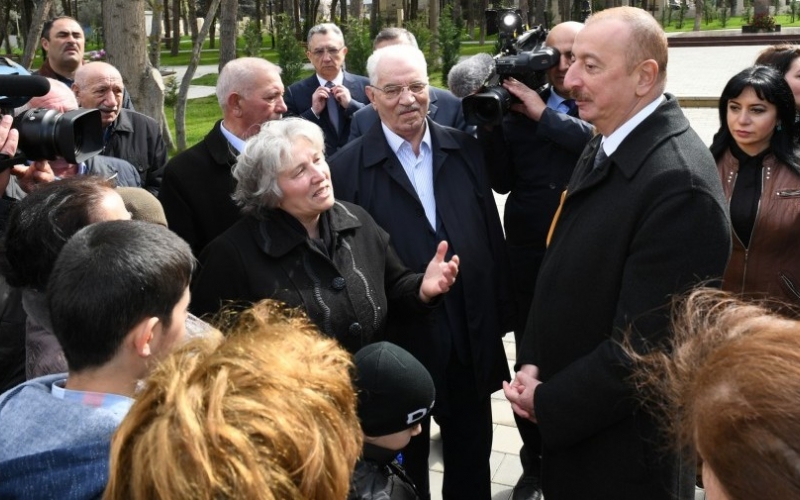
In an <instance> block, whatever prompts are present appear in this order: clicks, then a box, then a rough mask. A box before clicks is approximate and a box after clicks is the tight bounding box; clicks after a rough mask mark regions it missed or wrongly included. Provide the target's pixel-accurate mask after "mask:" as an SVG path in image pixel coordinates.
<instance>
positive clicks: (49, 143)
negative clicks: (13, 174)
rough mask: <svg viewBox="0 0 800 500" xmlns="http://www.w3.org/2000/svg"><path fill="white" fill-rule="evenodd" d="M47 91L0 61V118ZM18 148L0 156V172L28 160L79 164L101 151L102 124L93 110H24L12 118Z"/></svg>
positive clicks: (40, 81)
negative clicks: (11, 154)
mask: <svg viewBox="0 0 800 500" xmlns="http://www.w3.org/2000/svg"><path fill="white" fill-rule="evenodd" d="M49 91H50V82H49V81H48V80H47V79H46V78H44V77H41V76H34V75H31V74H30V73H29V72H28V71H27V70H26V69H25V68H23V67H22V66H20V65H19V64H17V63H15V62H14V61H12V60H10V59H8V58H5V57H0V115H6V114H10V115H13V114H14V110H15V109H16V108H20V107H22V106H24V105H25V104H27V103H28V101H30V100H31V99H32V98H33V97H39V96H43V95H45V94H47V93H48V92H49ZM13 128H15V129H17V130H18V131H19V146H18V148H17V153H16V154H15V155H14V156H13V157H9V156H8V155H2V154H0V171H3V170H6V169H9V168H11V167H12V166H13V165H19V164H21V163H25V162H26V161H28V160H31V161H36V160H55V159H56V157H61V158H64V159H65V160H67V161H68V162H70V163H81V162H83V161H84V160H87V159H89V158H91V157H92V156H95V155H96V154H98V153H100V151H102V149H103V124H102V121H101V114H100V111H99V110H97V109H75V110H72V111H67V112H66V113H59V112H58V111H54V110H52V109H28V110H25V111H24V112H22V113H20V114H19V115H18V116H16V117H15V118H14V124H13Z"/></svg>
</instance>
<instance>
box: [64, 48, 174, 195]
mask: <svg viewBox="0 0 800 500" xmlns="http://www.w3.org/2000/svg"><path fill="white" fill-rule="evenodd" d="M124 90H125V85H124V84H123V82H122V75H120V73H119V71H117V68H115V67H114V66H112V65H110V64H108V63H104V62H99V61H98V62H91V63H88V64H84V65H83V66H81V67H80V68H79V69H78V71H77V72H76V73H75V83H73V84H72V91H73V92H75V97H77V99H78V104H79V105H80V107H82V108H87V109H99V110H100V112H101V113H102V121H103V151H101V154H103V155H106V156H113V157H115V158H122V159H123V160H127V161H128V162H129V163H131V164H132V165H133V166H134V167H135V168H136V170H137V171H138V172H139V176H140V177H141V178H142V187H144V188H145V189H147V190H148V191H150V192H151V193H153V194H154V195H158V189H159V187H160V186H161V176H162V169H163V168H164V165H166V163H167V146H166V144H164V139H163V137H162V136H161V127H160V126H159V124H158V122H157V121H155V120H154V119H152V118H150V117H149V116H145V115H143V114H141V113H137V112H136V111H130V110H128V109H123V108H122V98H123V93H124Z"/></svg>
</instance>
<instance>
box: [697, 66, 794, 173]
mask: <svg viewBox="0 0 800 500" xmlns="http://www.w3.org/2000/svg"><path fill="white" fill-rule="evenodd" d="M747 88H752V89H753V91H754V92H755V93H756V95H757V96H758V98H759V99H762V100H764V101H767V102H770V103H772V104H774V105H775V108H776V110H777V113H778V124H779V125H780V126H779V127H776V128H775V130H774V131H773V132H772V138H771V139H770V147H771V148H772V152H773V153H774V154H775V156H776V157H777V158H778V159H779V160H780V161H782V162H783V163H786V164H787V165H790V166H792V167H795V168H797V156H796V155H797V153H796V143H795V133H796V132H797V129H796V127H797V125H796V124H795V113H796V111H795V105H794V94H792V89H791V88H790V87H789V84H788V83H787V82H786V79H785V78H784V77H783V74H781V73H780V72H779V71H778V70H777V69H775V68H773V67H772V66H750V67H749V68H745V69H743V70H742V71H740V72H739V73H737V74H735V75H734V76H733V77H731V79H730V80H728V83H727V84H726V85H725V88H724V89H723V90H722V95H721V96H720V98H719V125H720V128H719V131H718V132H717V133H716V135H715V136H714V141H713V142H712V144H711V153H712V154H713V155H714V157H715V158H719V157H720V156H721V155H722V153H723V152H724V151H725V150H726V149H727V148H728V147H730V145H731V143H732V142H734V138H733V136H732V135H731V131H730V128H729V127H728V103H729V101H730V100H731V99H736V98H737V97H739V96H740V95H741V94H742V92H743V91H744V90H745V89H747Z"/></svg>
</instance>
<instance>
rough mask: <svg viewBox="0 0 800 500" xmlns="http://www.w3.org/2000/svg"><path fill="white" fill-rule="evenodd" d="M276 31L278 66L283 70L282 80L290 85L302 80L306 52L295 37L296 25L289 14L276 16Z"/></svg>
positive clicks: (286, 84)
mask: <svg viewBox="0 0 800 500" xmlns="http://www.w3.org/2000/svg"><path fill="white" fill-rule="evenodd" d="M275 31H277V35H278V43H277V46H276V50H277V52H278V66H280V67H281V69H282V70H283V71H281V80H283V84H284V85H285V86H287V87H288V86H289V85H291V84H293V83H294V82H296V81H298V80H300V75H301V71H302V70H303V64H304V63H305V54H304V53H303V47H302V46H301V45H300V44H299V43H297V39H296V38H295V37H294V25H293V23H292V19H291V18H290V17H289V16H288V15H286V14H285V13H281V14H278V15H277V16H276V20H275Z"/></svg>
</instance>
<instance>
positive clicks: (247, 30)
mask: <svg viewBox="0 0 800 500" xmlns="http://www.w3.org/2000/svg"><path fill="white" fill-rule="evenodd" d="M242 38H243V39H244V53H245V55H246V56H248V57H257V56H258V55H259V54H261V40H262V37H261V30H260V29H259V27H258V23H257V22H256V20H255V19H252V18H251V19H248V20H247V23H246V24H245V25H244V30H243V32H242Z"/></svg>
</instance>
